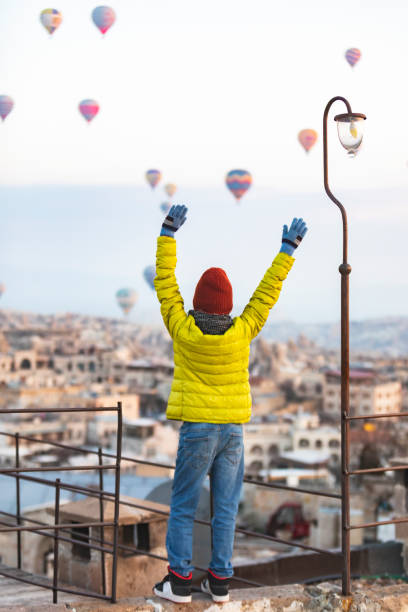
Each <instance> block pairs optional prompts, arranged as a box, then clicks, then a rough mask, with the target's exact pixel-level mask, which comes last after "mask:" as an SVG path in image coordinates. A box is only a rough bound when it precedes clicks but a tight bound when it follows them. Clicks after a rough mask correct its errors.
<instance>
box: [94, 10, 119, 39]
mask: <svg viewBox="0 0 408 612" xmlns="http://www.w3.org/2000/svg"><path fill="white" fill-rule="evenodd" d="M115 19H116V15H115V11H114V10H113V8H111V7H110V6H97V7H96V8H94V10H93V11H92V21H93V22H94V24H95V25H96V27H97V28H98V29H99V30H100V31H101V32H102V34H105V33H106V32H107V31H108V30H109V28H110V27H111V26H113V24H114V23H115Z"/></svg>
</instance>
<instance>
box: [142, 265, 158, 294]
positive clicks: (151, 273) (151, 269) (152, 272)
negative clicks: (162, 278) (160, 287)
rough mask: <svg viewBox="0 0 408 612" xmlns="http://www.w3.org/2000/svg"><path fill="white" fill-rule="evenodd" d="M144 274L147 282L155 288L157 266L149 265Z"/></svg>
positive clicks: (151, 287)
mask: <svg viewBox="0 0 408 612" xmlns="http://www.w3.org/2000/svg"><path fill="white" fill-rule="evenodd" d="M143 276H144V279H145V281H146V283H147V284H148V285H149V287H150V289H154V279H155V276H156V268H155V266H147V267H146V268H145V269H144V270H143Z"/></svg>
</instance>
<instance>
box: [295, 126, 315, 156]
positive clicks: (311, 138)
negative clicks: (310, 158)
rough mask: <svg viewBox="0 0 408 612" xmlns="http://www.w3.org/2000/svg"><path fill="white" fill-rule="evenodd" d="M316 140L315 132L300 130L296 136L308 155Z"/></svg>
mask: <svg viewBox="0 0 408 612" xmlns="http://www.w3.org/2000/svg"><path fill="white" fill-rule="evenodd" d="M316 140H317V132H316V130H301V131H300V132H299V134H298V141H299V142H300V144H301V145H302V147H303V148H304V150H305V151H306V153H308V152H309V151H310V149H311V148H312V147H313V146H314V145H315V143H316Z"/></svg>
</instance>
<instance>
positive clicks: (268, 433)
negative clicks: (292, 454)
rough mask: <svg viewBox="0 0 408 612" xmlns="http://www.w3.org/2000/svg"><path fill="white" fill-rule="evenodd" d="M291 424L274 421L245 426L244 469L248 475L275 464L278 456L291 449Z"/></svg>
mask: <svg viewBox="0 0 408 612" xmlns="http://www.w3.org/2000/svg"><path fill="white" fill-rule="evenodd" d="M290 430H291V424H290V423H285V422H284V421H283V420H278V419H276V422H274V423H259V424H256V425H252V424H249V425H246V426H245V435H244V449H245V469H246V471H247V472H248V473H250V474H257V473H258V472H259V471H260V470H263V469H268V468H270V467H271V466H274V465H275V464H276V458H277V457H278V456H279V454H280V453H281V452H283V451H285V450H287V449H289V448H291V435H290Z"/></svg>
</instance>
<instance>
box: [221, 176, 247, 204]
mask: <svg viewBox="0 0 408 612" xmlns="http://www.w3.org/2000/svg"><path fill="white" fill-rule="evenodd" d="M225 183H226V185H227V187H228V189H229V190H230V191H231V192H232V194H233V196H234V197H235V198H236V199H237V200H239V199H240V198H242V196H243V195H244V193H246V192H247V191H248V189H249V188H250V186H251V185H252V176H251V175H250V173H249V172H248V171H247V170H230V172H228V174H227V176H226V177H225Z"/></svg>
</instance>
